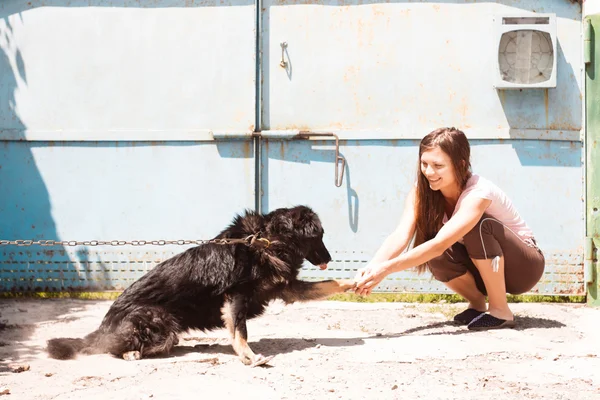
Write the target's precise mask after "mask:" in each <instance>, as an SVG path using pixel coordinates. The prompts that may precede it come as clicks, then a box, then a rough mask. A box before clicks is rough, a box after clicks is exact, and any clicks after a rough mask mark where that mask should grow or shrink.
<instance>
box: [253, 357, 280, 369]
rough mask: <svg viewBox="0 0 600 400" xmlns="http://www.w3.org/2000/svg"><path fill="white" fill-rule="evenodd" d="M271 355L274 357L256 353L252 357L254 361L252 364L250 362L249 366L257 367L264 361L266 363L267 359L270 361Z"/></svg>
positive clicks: (263, 363)
mask: <svg viewBox="0 0 600 400" xmlns="http://www.w3.org/2000/svg"><path fill="white" fill-rule="evenodd" d="M273 357H275V356H268V357H265V356H263V355H262V354H257V355H256V356H255V357H254V362H253V363H252V364H250V366H251V367H252V368H254V367H258V366H259V365H265V364H266V363H268V362H269V361H271V360H272V359H273Z"/></svg>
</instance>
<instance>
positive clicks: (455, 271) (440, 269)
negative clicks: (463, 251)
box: [427, 251, 467, 282]
mask: <svg viewBox="0 0 600 400" xmlns="http://www.w3.org/2000/svg"><path fill="white" fill-rule="evenodd" d="M427 267H428V269H429V272H431V275H433V278H434V279H435V280H436V281H439V282H449V281H451V280H452V279H454V278H458V277H459V276H461V275H464V274H465V273H466V272H467V267H466V265H464V264H463V263H459V262H456V260H455V259H453V258H452V256H451V255H450V254H448V252H447V251H445V252H444V253H443V254H442V255H441V256H438V257H435V258H433V259H431V260H429V262H428V263H427Z"/></svg>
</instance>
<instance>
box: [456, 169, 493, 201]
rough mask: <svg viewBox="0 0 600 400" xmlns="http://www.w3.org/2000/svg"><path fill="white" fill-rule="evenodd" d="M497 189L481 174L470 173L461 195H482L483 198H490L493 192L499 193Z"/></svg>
mask: <svg viewBox="0 0 600 400" xmlns="http://www.w3.org/2000/svg"><path fill="white" fill-rule="evenodd" d="M499 191H500V189H498V187H497V186H496V185H495V184H494V183H492V182H491V181H490V180H488V179H486V178H484V177H482V176H481V175H478V174H472V175H471V177H470V178H469V179H468V180H467V184H466V185H465V190H464V191H463V195H464V197H466V196H468V195H471V196H477V197H483V198H485V199H492V198H493V197H494V194H497V193H499ZM500 192H501V191H500Z"/></svg>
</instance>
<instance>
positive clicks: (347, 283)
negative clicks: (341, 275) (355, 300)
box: [337, 279, 356, 292]
mask: <svg viewBox="0 0 600 400" xmlns="http://www.w3.org/2000/svg"><path fill="white" fill-rule="evenodd" d="M337 282H338V285H340V290H341V291H342V292H347V291H349V290H352V291H354V289H356V282H355V281H353V280H352V279H340V280H338V281H337Z"/></svg>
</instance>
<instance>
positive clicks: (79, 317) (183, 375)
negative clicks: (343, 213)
mask: <svg viewBox="0 0 600 400" xmlns="http://www.w3.org/2000/svg"><path fill="white" fill-rule="evenodd" d="M110 304H111V302H110V301H90V300H70V299H61V300H13V299H10V300H0V321H1V324H0V392H2V391H6V390H8V391H10V394H5V395H0V400H1V399H3V398H6V399H86V400H87V399H123V400H128V399H136V400H137V399H192V398H193V399H197V398H201V399H210V398H214V399H229V398H259V399H261V400H264V399H365V398H373V399H420V398H423V399H481V398H490V399H569V400H572V399H586V400H587V399H600V330H599V328H600V322H599V321H600V309H594V308H590V307H587V306H585V305H562V304H514V305H513V310H514V311H515V314H516V316H517V318H518V321H519V325H518V327H517V328H516V329H509V330H497V331H487V332H470V331H468V330H467V329H466V328H465V327H459V326H455V325H454V324H452V323H451V322H450V321H449V320H450V319H451V316H452V315H453V314H454V313H456V312H459V311H461V310H462V309H463V308H464V304H452V305H450V304H403V303H374V304H364V303H345V302H314V303H308V304H294V305H290V306H285V305H283V304H281V303H273V304H272V305H271V306H270V307H269V309H268V312H267V313H266V314H265V315H264V316H262V317H260V318H257V319H254V320H251V321H250V322H249V325H248V330H249V337H250V345H251V346H252V347H253V349H254V350H255V352H259V353H262V354H264V355H275V357H274V358H273V360H272V361H271V362H270V365H269V366H266V367H257V368H250V367H247V366H245V365H243V364H242V363H241V362H240V361H239V360H238V359H237V358H236V356H235V355H234V354H233V352H232V350H231V347H230V346H229V344H228V341H227V337H226V334H225V332H224V331H222V330H219V331H213V332H208V333H203V332H190V333H189V334H186V335H183V336H182V337H181V339H182V340H180V345H179V346H178V347H177V349H176V351H175V352H174V354H172V355H171V356H170V357H167V358H161V359H146V360H140V361H124V360H121V359H117V358H114V357H112V356H109V355H94V356H82V357H81V358H79V359H77V360H71V361H57V360H52V359H49V358H48V357H47V356H46V354H45V352H44V346H45V341H46V340H47V339H50V338H52V337H58V336H71V337H79V336H83V335H85V334H87V333H89V332H91V331H92V330H94V329H95V328H96V327H97V326H98V324H99V323H100V320H101V319H102V317H103V315H104V313H105V312H106V310H107V309H108V307H109V306H110ZM19 366H20V367H21V368H20V369H25V371H23V372H15V371H19V368H18V367H19Z"/></svg>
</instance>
